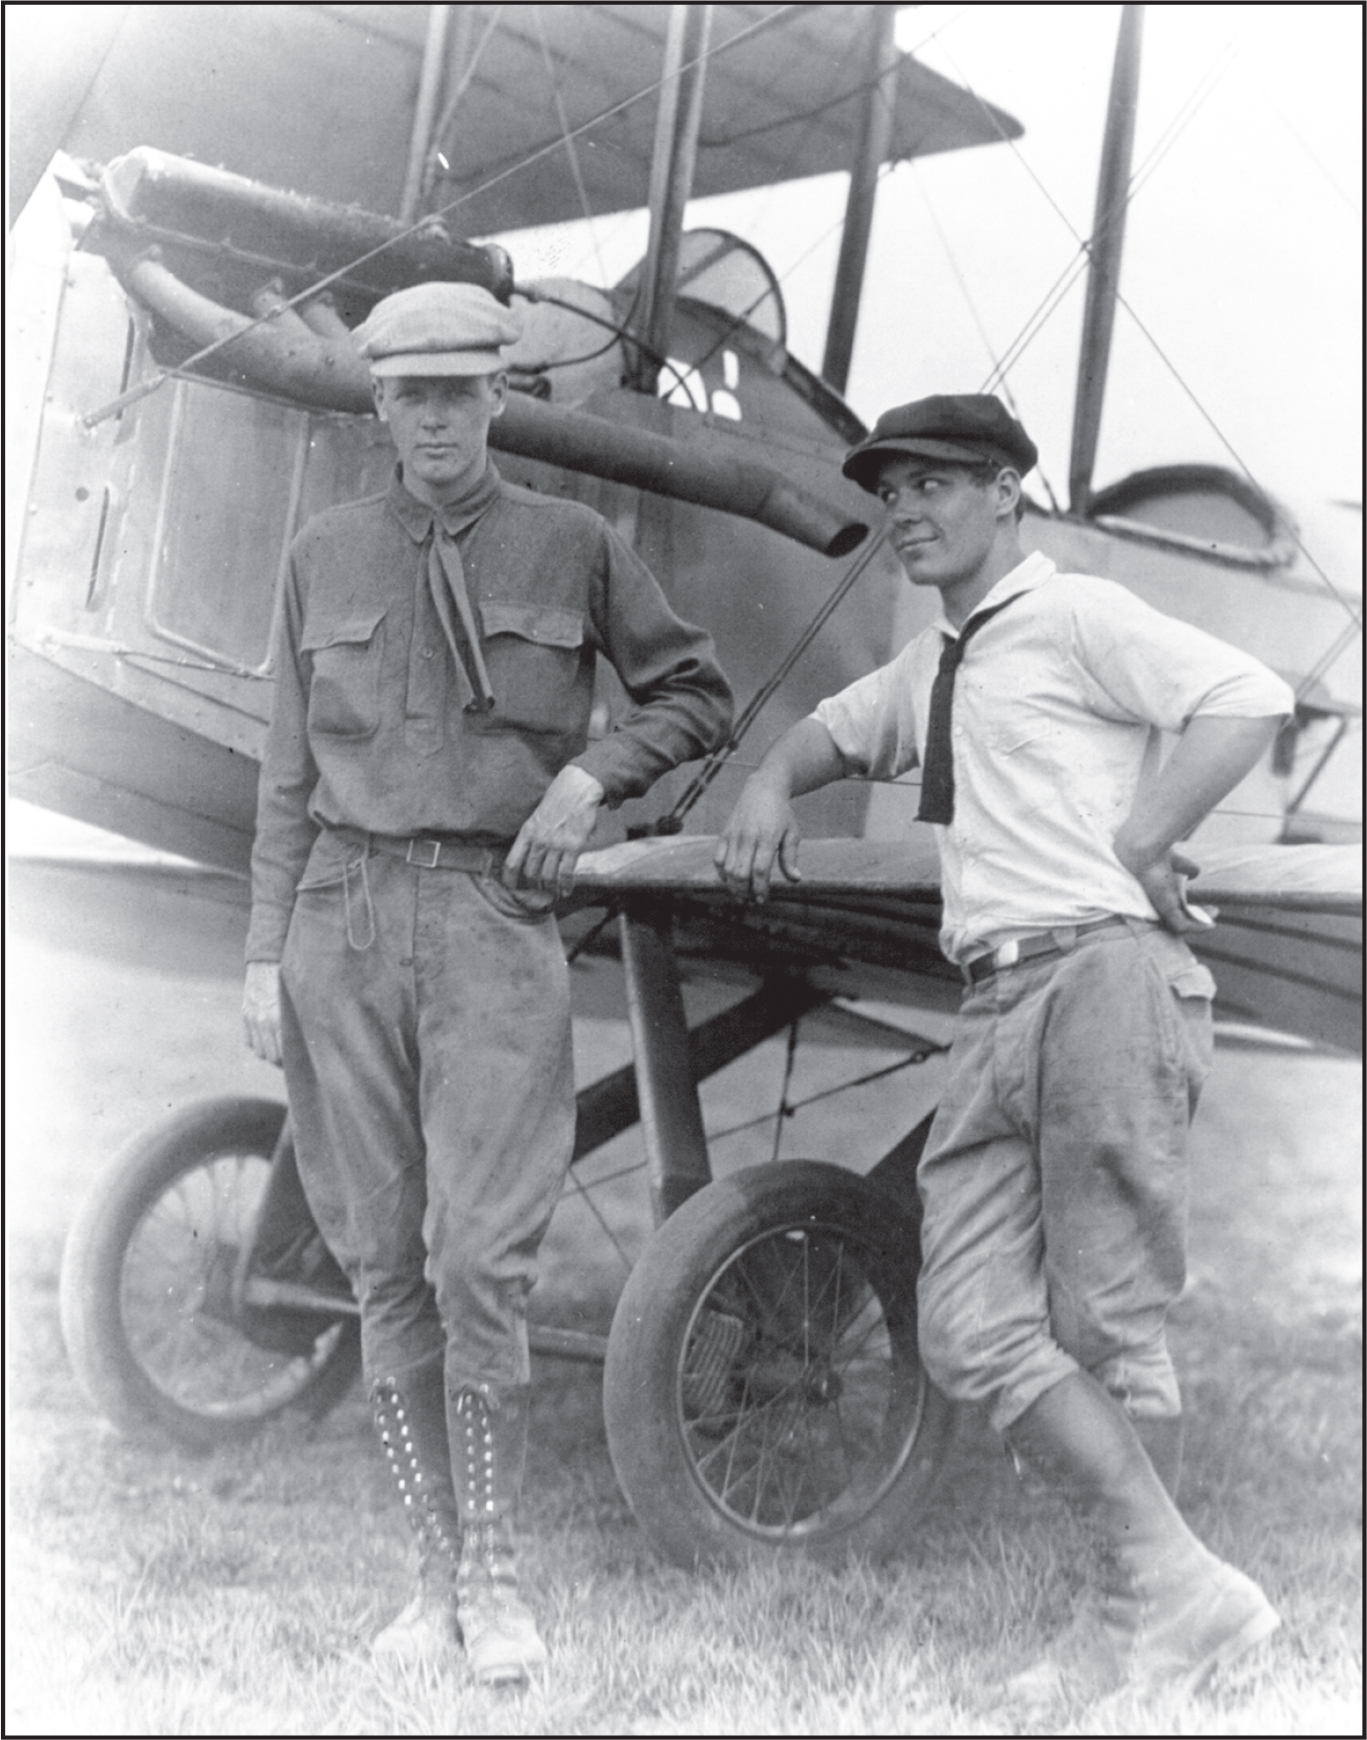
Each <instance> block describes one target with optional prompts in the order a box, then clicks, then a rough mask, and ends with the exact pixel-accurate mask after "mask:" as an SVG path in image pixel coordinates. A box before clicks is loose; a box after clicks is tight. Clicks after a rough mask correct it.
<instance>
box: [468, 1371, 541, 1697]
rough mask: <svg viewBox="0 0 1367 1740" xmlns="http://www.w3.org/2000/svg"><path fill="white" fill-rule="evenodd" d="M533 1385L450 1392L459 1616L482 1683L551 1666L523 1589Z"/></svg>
mask: <svg viewBox="0 0 1367 1740" xmlns="http://www.w3.org/2000/svg"><path fill="white" fill-rule="evenodd" d="M527 1406H528V1390H527V1388H526V1386H525V1385H522V1386H518V1387H516V1388H512V1389H506V1390H501V1391H495V1392H489V1393H486V1392H484V1391H482V1390H477V1389H472V1388H467V1389H462V1390H460V1391H458V1392H457V1393H456V1394H455V1395H454V1396H452V1397H451V1398H450V1414H449V1415H448V1419H449V1422H450V1435H451V1447H452V1451H453V1466H454V1468H455V1470H456V1486H457V1492H458V1497H459V1503H460V1517H461V1525H462V1529H463V1535H464V1539H463V1544H462V1547H461V1555H460V1571H459V1574H458V1576H457V1579H456V1617H457V1619H458V1621H459V1624H460V1630H461V1635H462V1637H463V1638H464V1640H465V1654H466V1657H467V1658H468V1660H469V1663H470V1668H471V1671H472V1672H473V1674H474V1676H475V1678H476V1680H478V1681H479V1682H480V1683H481V1684H482V1685H506V1684H510V1683H513V1682H517V1681H521V1680H525V1679H526V1678H527V1676H528V1674H529V1672H530V1671H531V1670H532V1669H533V1668H539V1667H544V1666H545V1664H546V1646H545V1644H544V1643H542V1641H541V1639H540V1637H539V1636H538V1635H537V1629H536V1621H535V1620H534V1619H533V1618H532V1615H531V1612H530V1610H529V1609H528V1608H527V1606H526V1604H525V1603H524V1602H523V1600H522V1598H521V1595H520V1593H519V1590H518V1577H517V1543H516V1538H515V1533H514V1531H515V1527H516V1521H517V1505H518V1499H519V1497H520V1496H521V1491H522V1470H523V1467H524V1465H525V1463H526V1459H527Z"/></svg>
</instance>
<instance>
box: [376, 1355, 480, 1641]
mask: <svg viewBox="0 0 1367 1740" xmlns="http://www.w3.org/2000/svg"><path fill="white" fill-rule="evenodd" d="M370 1401H371V1407H372V1409H373V1412H374V1418H375V1430H376V1431H377V1432H378V1434H379V1438H380V1443H381V1445H382V1446H383V1448H384V1453H385V1457H386V1459H387V1460H388V1462H389V1466H390V1469H391V1470H392V1472H393V1475H394V1478H395V1481H396V1482H397V1484H398V1488H399V1494H400V1496H401V1497H402V1499H403V1505H404V1512H405V1514H406V1515H407V1517H408V1521H409V1525H410V1526H411V1528H412V1530H413V1533H414V1535H415V1536H416V1538H417V1543H418V1590H417V1593H416V1594H415V1595H414V1597H413V1599H412V1600H411V1601H410V1602H409V1603H408V1605H407V1607H405V1608H404V1610H403V1612H402V1613H400V1614H399V1616H398V1618H397V1619H394V1620H392V1621H391V1622H390V1624H388V1625H387V1626H386V1627H385V1628H384V1630H383V1631H382V1632H381V1633H380V1634H379V1636H378V1637H377V1638H376V1639H375V1642H374V1644H373V1645H372V1646H371V1653H372V1654H373V1655H374V1656H375V1657H376V1658H377V1659H379V1660H391V1661H394V1660H397V1661H404V1662H424V1663H427V1664H429V1665H431V1666H440V1665H442V1663H443V1662H449V1661H453V1660H454V1652H455V1647H456V1644H457V1642H458V1637H457V1632H456V1574H457V1570H458V1567H459V1564H460V1515H459V1511H458V1509H457V1505H456V1495H455V1489H454V1487H453V1486H452V1483H451V1453H450V1448H449V1446H448V1443H447V1437H446V1383H445V1378H444V1376H443V1373H442V1360H441V1358H440V1356H438V1357H437V1358H436V1359H435V1360H432V1361H429V1362H428V1364H427V1365H425V1366H420V1367H418V1368H417V1369H416V1370H414V1371H409V1372H405V1373H404V1374H403V1375H402V1376H401V1377H398V1378H392V1377H386V1378H380V1379H378V1380H377V1381H376V1382H375V1383H374V1384H372V1386H371V1390H370Z"/></svg>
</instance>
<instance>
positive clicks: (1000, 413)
mask: <svg viewBox="0 0 1367 1740" xmlns="http://www.w3.org/2000/svg"><path fill="white" fill-rule="evenodd" d="M891 454H906V455H908V456H910V457H913V458H918V459H944V460H952V461H953V462H954V463H956V464H959V465H981V464H982V463H983V461H984V460H986V461H988V462H989V463H990V464H994V465H1009V466H1010V467H1011V468H1012V470H1013V471H1018V472H1019V473H1020V474H1021V476H1022V477H1024V476H1025V474H1026V472H1028V471H1030V470H1032V469H1033V467H1034V464H1035V461H1036V460H1037V459H1038V458H1039V449H1038V448H1037V447H1036V446H1035V444H1034V442H1033V441H1032V440H1031V439H1030V437H1029V436H1028V435H1027V434H1026V433H1025V431H1024V429H1022V428H1021V426H1020V424H1019V423H1018V422H1017V421H1016V419H1015V418H1014V417H1013V416H1012V415H1011V414H1010V412H1009V411H1008V410H1007V409H1006V407H1005V405H1003V404H1002V402H1001V400H1000V399H996V398H994V397H993V396H992V394H991V393H937V394H935V395H934V396H933V397H932V398H929V399H914V400H913V401H912V402H911V404H909V405H894V406H893V408H892V410H890V411H884V413H883V415H882V416H881V417H880V418H879V419H878V421H877V422H876V423H875V424H874V426H873V433H872V434H871V435H866V436H865V437H864V439H863V440H862V441H861V442H860V443H859V445H858V446H857V447H853V448H851V449H850V452H849V454H848V456H847V457H846V460H845V463H844V465H842V466H841V468H840V469H841V471H843V472H844V474H845V476H846V477H851V478H853V479H854V481H855V482H856V483H857V484H858V485H859V486H860V488H861V489H866V490H868V491H869V493H870V494H874V493H875V492H876V491H877V489H878V474H879V470H880V469H881V467H882V463H883V461H884V459H886V458H887V457H888V456H889V455H891Z"/></svg>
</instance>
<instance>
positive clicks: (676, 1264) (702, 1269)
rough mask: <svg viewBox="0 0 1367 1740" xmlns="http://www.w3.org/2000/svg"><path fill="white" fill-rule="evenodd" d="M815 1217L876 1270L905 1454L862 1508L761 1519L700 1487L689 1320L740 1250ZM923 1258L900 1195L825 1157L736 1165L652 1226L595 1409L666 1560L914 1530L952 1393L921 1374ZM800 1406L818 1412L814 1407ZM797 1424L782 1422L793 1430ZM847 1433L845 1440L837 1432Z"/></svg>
mask: <svg viewBox="0 0 1367 1740" xmlns="http://www.w3.org/2000/svg"><path fill="white" fill-rule="evenodd" d="M817 1227H821V1228H825V1229H829V1230H830V1231H831V1232H833V1233H834V1234H835V1235H836V1236H838V1237H839V1238H841V1239H844V1238H849V1239H851V1240H853V1241H855V1242H856V1243H857V1245H859V1246H860V1247H862V1249H863V1250H864V1252H865V1253H866V1254H867V1255H868V1257H869V1258H870V1267H871V1268H872V1269H876V1271H877V1276H876V1286H877V1292H878V1295H879V1299H880V1302H881V1303H882V1304H883V1306H884V1314H885V1321H886V1323H887V1325H888V1329H889V1334H890V1341H889V1346H892V1345H893V1344H894V1343H895V1348H896V1367H895V1378H894V1379H893V1382H892V1384H891V1385H890V1394H891V1393H892V1392H894V1391H895V1394H896V1398H897V1405H898V1407H899V1409H903V1410H905V1413H906V1421H907V1423H906V1432H905V1438H902V1437H901V1436H900V1433H901V1431H902V1427H900V1426H899V1427H898V1428H896V1432H897V1434H899V1435H898V1436H897V1439H896V1444H895V1446H894V1448H893V1449H892V1451H891V1452H890V1455H891V1460H892V1464H893V1465H894V1466H896V1465H897V1464H898V1462H899V1460H900V1466H896V1473H895V1477H894V1478H892V1479H891V1480H890V1482H888V1483H885V1484H882V1485H880V1486H878V1487H877V1489H876V1490H875V1491H873V1492H872V1493H871V1494H870V1495H869V1497H870V1498H871V1502H870V1503H868V1504H867V1505H866V1506H864V1507H863V1508H860V1501H859V1500H855V1501H854V1506H853V1512H849V1511H847V1513H846V1514H844V1515H842V1516H840V1517H839V1518H838V1519H828V1521H827V1522H826V1523H822V1522H821V1521H820V1519H818V1522H817V1524H816V1525H815V1526H804V1527H801V1528H799V1529H798V1530H796V1531H794V1532H789V1533H781V1532H776V1531H775V1530H773V1529H763V1528H761V1529H758V1530H756V1529H754V1528H750V1527H746V1526H744V1524H743V1522H742V1521H741V1520H740V1519H738V1518H737V1517H736V1516H735V1515H734V1514H733V1513H732V1512H730V1511H729V1510H726V1509H724V1508H723V1507H722V1505H721V1504H720V1503H719V1502H718V1500H717V1497H716V1495H715V1493H713V1492H711V1491H709V1489H708V1488H707V1487H706V1485H705V1483H704V1480H703V1477H702V1475H701V1474H700V1473H699V1470H698V1466H697V1462H696V1459H695V1454H694V1450H693V1448H692V1446H691V1445H690V1442H689V1439H688V1436H687V1432H686V1429H685V1420H684V1411H685V1401H684V1388H683V1385H684V1371H685V1361H686V1358H687V1355H688V1352H689V1341H690V1335H691V1326H692V1324H693V1321H694V1318H695V1313H696V1312H697V1310H698V1308H699V1306H700V1302H701V1301H702V1300H703V1298H704V1297H705V1296H707V1295H708V1294H709V1291H710V1289H711V1287H712V1285H713V1283H714V1281H715V1280H716V1279H717V1278H718V1277H719V1276H721V1275H722V1273H723V1271H725V1270H727V1268H728V1265H731V1264H732V1263H733V1259H737V1258H738V1256H739V1253H741V1252H742V1251H754V1250H755V1249H756V1248H757V1247H758V1248H760V1249H762V1241H764V1240H765V1239H766V1238H785V1237H786V1238H788V1239H795V1238H796V1235H797V1234H798V1233H799V1232H800V1231H806V1232H810V1231H812V1230H813V1229H815V1228H817ZM775 1248H776V1251H777V1250H780V1249H782V1248H783V1247H775ZM787 1248H789V1249H791V1248H793V1247H792V1246H791V1245H789V1246H788V1247H787ZM813 1248H819V1247H813ZM839 1248H840V1249H841V1250H843V1249H844V1246H843V1244H842V1245H841V1246H840V1247H839ZM803 1249H804V1250H805V1249H807V1245H806V1244H805V1243H804V1245H803ZM761 1260H763V1259H761ZM919 1266H920V1265H919V1245H918V1243H917V1238H916V1225H915V1222H914V1220H913V1218H912V1217H911V1216H909V1215H908V1214H907V1213H906V1211H905V1210H904V1209H903V1208H902V1207H901V1205H900V1204H899V1203H898V1202H897V1201H896V1200H895V1198H893V1197H892V1196H890V1195H888V1194H887V1193H886V1192H885V1191H883V1190H880V1189H879V1188H878V1187H877V1186H876V1185H872V1184H870V1183H869V1182H868V1180H866V1179H862V1178H859V1177H858V1176H857V1175H856V1174H854V1173H852V1172H848V1171H845V1170H844V1169H843V1168H841V1167H838V1166H829V1165H825V1164H823V1163H821V1162H819V1161H810V1160H799V1161H789V1162H785V1163H782V1164H779V1165H771V1166H758V1167H753V1168H750V1169H748V1170H746V1171H742V1172H737V1173H733V1174H732V1175H731V1176H730V1177H728V1178H725V1179H721V1180H719V1181H717V1182H714V1183H712V1184H709V1185H706V1186H705V1187H704V1188H703V1189H702V1190H700V1191H698V1192H697V1193H696V1194H695V1195H694V1196H692V1197H690V1198H689V1200H688V1201H687V1202H686V1203H684V1204H683V1206H682V1207H681V1208H680V1209H678V1211H677V1212H676V1213H675V1214H674V1215H672V1216H671V1217H670V1218H669V1220H667V1221H666V1222H665V1223H664V1225H663V1226H662V1227H660V1228H659V1229H658V1230H657V1231H656V1232H655V1234H654V1235H653V1237H652V1238H651V1240H650V1242H649V1244H648V1245H647V1246H646V1249H645V1251H644V1252H643V1254H642V1256H641V1259H640V1261H639V1262H638V1263H637V1264H636V1267H635V1268H634V1270H633V1271H632V1273H631V1276H630V1278H629V1279H628V1282H627V1285H626V1288H625V1290H624V1292H623V1294H622V1297H621V1300H620V1302H619V1304H618V1307H617V1311H616V1315H615V1316H614V1318H613V1323H612V1332H611V1334H610V1336H609V1339H608V1352H607V1363H606V1367H605V1370H604V1374H603V1409H604V1415H605V1419H606V1423H607V1436H608V1448H609V1450H610V1452H611V1455H612V1461H613V1466H614V1468H615V1469H616V1472H617V1478H618V1480H619V1482H620V1483H621V1486H622V1490H623V1491H624V1492H625V1494H626V1496H627V1498H628V1500H629V1501H630V1503H631V1506H632V1509H633V1511H634V1512H635V1514H636V1518H637V1521H638V1522H639V1523H640V1525H641V1528H642V1529H643V1530H644V1531H645V1533H646V1535H647V1536H648V1537H649V1539H650V1540H651V1541H652V1542H653V1544H654V1545H655V1546H656V1547H657V1548H658V1550H659V1551H660V1552H661V1553H662V1554H663V1555H664V1556H665V1557H666V1558H667V1559H670V1560H672V1561H673V1562H674V1563H675V1564H679V1565H683V1566H685V1567H687V1568H690V1569H691V1568H694V1567H697V1566H699V1565H739V1564H744V1563H748V1562H751V1561H753V1560H754V1559H756V1558H764V1557H792V1556H800V1557H806V1558H812V1559H817V1560H820V1561H824V1562H840V1561H842V1560H844V1559H846V1558H848V1557H850V1556H852V1555H856V1556H864V1557H868V1558H871V1559H877V1558H884V1557H887V1556H888V1555H890V1554H893V1553H896V1552H899V1551H901V1550H903V1549H904V1548H906V1547H907V1546H908V1545H909V1544H910V1543H911V1541H912V1540H913V1539H914V1537H915V1535H916V1532H917V1528H918V1526H919V1523H920V1519H921V1518H922V1517H923V1515H924V1513H925V1507H926V1502H927V1499H928V1496H929V1494H930V1491H931V1488H932V1485H933V1483H934V1480H935V1477H936V1475H937V1473H938V1464H939V1456H940V1452H941V1450H942V1449H943V1447H944V1444H945V1442H946V1439H947V1436H948V1433H949V1429H950V1426H951V1423H952V1418H953V1416H952V1410H951V1408H950V1406H949V1404H948V1403H947V1402H946V1401H945V1400H944V1398H943V1397H942V1396H940V1395H939V1393H938V1392H937V1391H936V1390H935V1389H934V1388H933V1387H932V1386H931V1385H930V1383H929V1381H928V1379H927V1378H926V1376H925V1373H924V1371H923V1369H922V1367H921V1363H920V1358H919V1355H918V1353H917V1351H916V1309H915V1300H916V1274H917V1270H918V1268H919ZM733 1272H735V1271H734V1270H733ZM786 1287H787V1283H785V1290H786ZM719 1298H720V1296H719ZM758 1345H760V1346H761V1347H762V1346H763V1345H764V1344H763V1342H762V1341H761V1342H759V1343H758ZM741 1369H742V1368H740V1367H736V1368H734V1371H733V1375H732V1377H731V1379H730V1380H729V1381H730V1382H731V1384H732V1389H731V1392H730V1393H731V1394H732V1395H734V1394H735V1386H736V1383H737V1382H738V1378H737V1376H736V1375H734V1374H735V1373H738V1372H739V1371H740V1370H741ZM748 1369H749V1371H750V1372H751V1373H753V1372H755V1371H759V1370H761V1365H760V1363H759V1362H758V1361H756V1362H754V1363H752V1365H751V1367H750V1368H748ZM750 1382H751V1379H750V1377H749V1376H746V1378H745V1380H744V1384H743V1385H742V1386H741V1401H740V1404H739V1407H738V1409H737V1413H736V1416H735V1417H736V1418H737V1419H738V1420H739V1419H741V1418H742V1417H743V1410H744V1408H745V1405H746V1399H747V1398H748V1396H749V1395H750V1393H751V1390H750ZM789 1387H790V1388H791V1385H790V1386H789ZM835 1393H836V1394H837V1395H839V1393H840V1392H839V1391H836V1392H835ZM823 1405H824V1404H823ZM891 1405H892V1404H891V1402H890V1403H889V1407H890V1408H891ZM761 1406H762V1404H761ZM808 1417H809V1418H810V1419H813V1420H815V1419H816V1418H817V1416H816V1415H815V1414H814V1413H813V1414H811V1415H810V1416H808ZM819 1429H820V1427H819V1424H818V1430H819ZM762 1435H763V1438H764V1444H763V1448H762V1451H761V1454H763V1449H767V1446H768V1433H767V1427H764V1428H762ZM796 1435H797V1434H796V1432H795V1431H794V1432H789V1433H788V1436H789V1437H790V1438H792V1437H795V1436H796ZM734 1436H736V1437H739V1432H737V1433H736V1434H735V1435H734ZM841 1437H842V1441H843V1431H842V1432H841ZM809 1441H810V1440H809ZM848 1490H849V1488H848V1486H847V1487H846V1489H845V1491H848Z"/></svg>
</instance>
